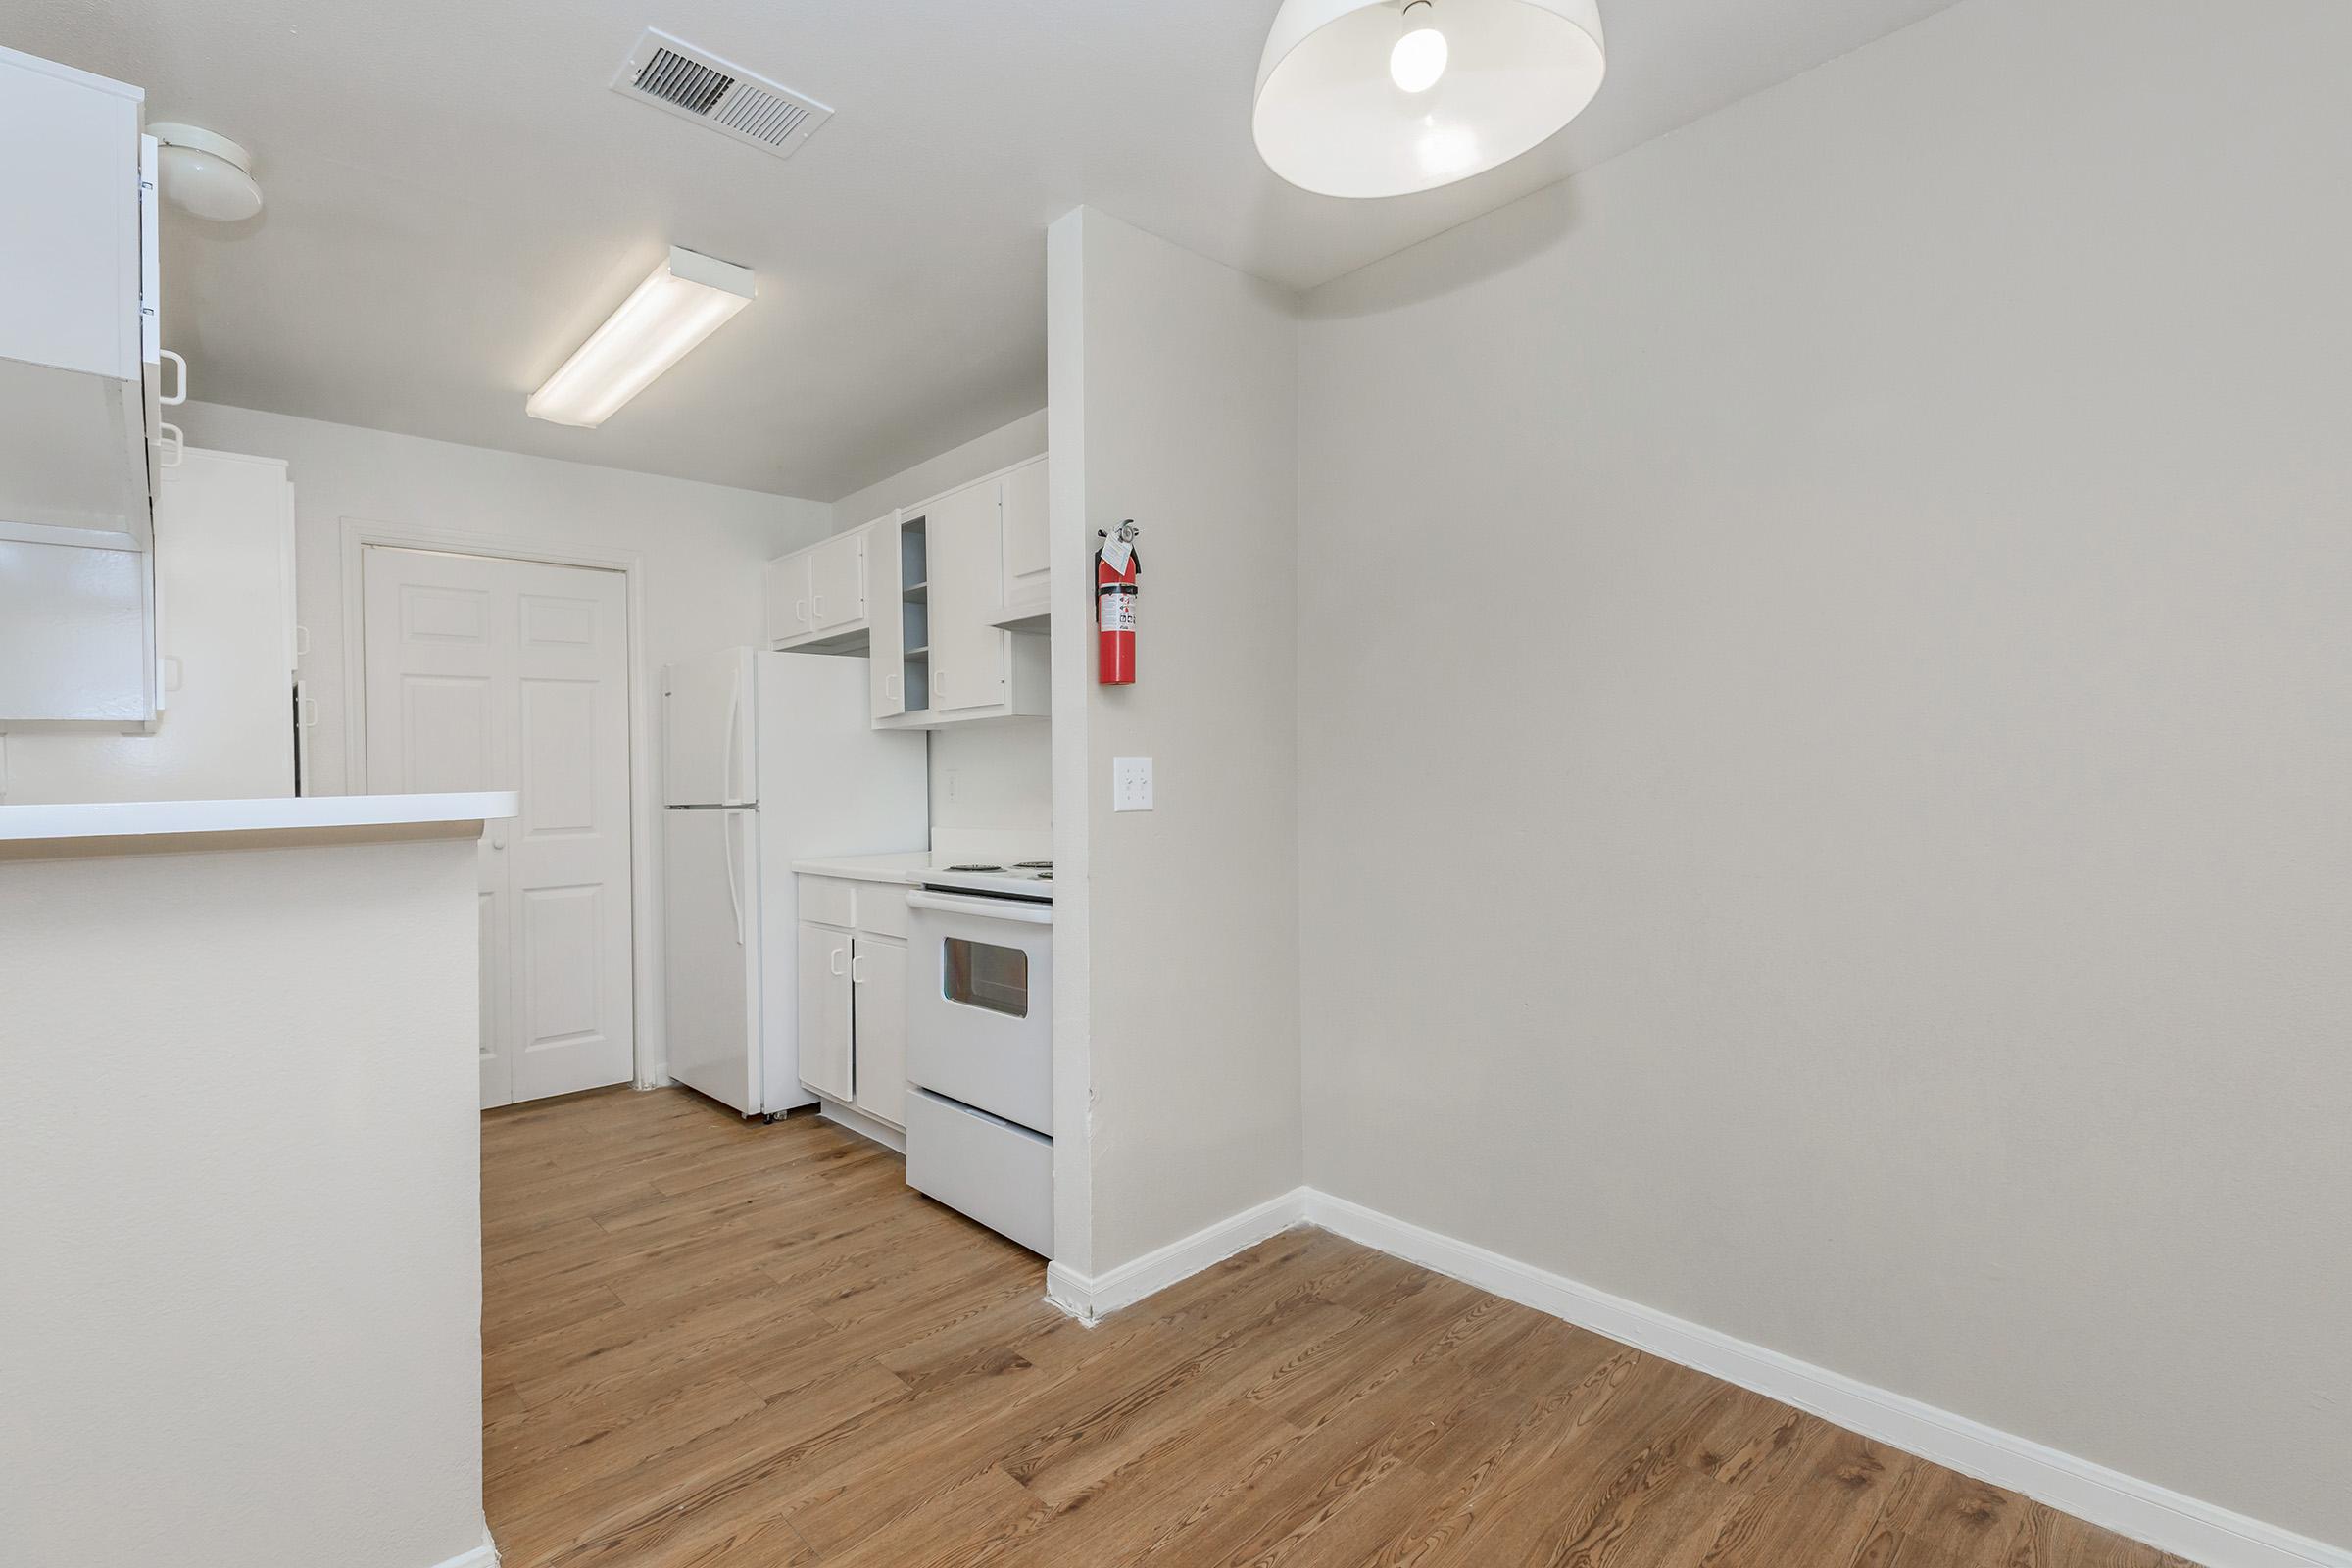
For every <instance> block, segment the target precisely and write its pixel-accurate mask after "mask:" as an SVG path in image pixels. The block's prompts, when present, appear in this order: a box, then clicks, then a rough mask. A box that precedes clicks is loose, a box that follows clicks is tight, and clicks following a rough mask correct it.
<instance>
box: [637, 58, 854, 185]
mask: <svg viewBox="0 0 2352 1568" xmlns="http://www.w3.org/2000/svg"><path fill="white" fill-rule="evenodd" d="M613 91H614V92H617V93H621V94H624V95H626V96H628V97H631V98H635V99H637V100H638V101H640V102H642V103H649V104H652V105H653V106H654V107H655V108H657V109H661V110H664V111H666V112H668V113H670V114H673V115H677V116H679V117H681V118H683V119H686V120H692V121H697V122H699V123H702V124H705V125H708V126H710V127H711V129H712V130H715V131H717V132H718V133H719V134H720V135H722V136H732V137H733V138H735V140H737V141H741V142H749V143H750V144H751V145H753V146H754V147H759V148H762V149H764V150H765V151H767V152H771V153H773V154H775V155H776V156H777V157H778V158H790V157H791V156H792V155H793V154H794V153H796V152H798V151H799V150H800V146H801V143H803V142H805V141H807V140H808V139H809V136H810V135H812V134H813V133H814V132H815V130H816V127H817V126H819V125H821V124H823V123H825V122H826V121H827V120H829V119H831V118H832V115H833V111H832V110H831V109H829V108H827V107H826V106H825V105H823V104H820V103H818V102H817V101H816V100H815V99H813V98H807V97H804V96H802V95H801V94H799V93H797V92H794V91H792V90H791V89H790V88H787V87H782V86H779V85H777V84H776V83H775V82H772V81H769V80H767V79H765V78H764V77H761V76H756V75H754V74H752V73H750V72H748V71H745V70H743V69H741V68H740V67H737V66H734V65H731V64H729V63H728V62H726V61H724V60H721V59H719V58H718V57H717V56H716V55H713V54H711V53H709V52H707V51H705V50H701V49H697V48H695V47H693V46H692V45H691V44H686V43H682V42H680V41H679V40H678V39H676V38H673V37H671V36H670V35H669V34H668V33H665V32H662V31H661V30H659V29H657V28H651V27H649V28H647V29H646V33H645V36H644V37H642V38H640V39H638V40H637V47H636V48H635V49H633V50H631V51H630V52H629V58H628V59H627V60H626V61H625V62H623V63H622V65H621V68H620V71H619V72H618V73H616V74H615V75H614V76H613Z"/></svg>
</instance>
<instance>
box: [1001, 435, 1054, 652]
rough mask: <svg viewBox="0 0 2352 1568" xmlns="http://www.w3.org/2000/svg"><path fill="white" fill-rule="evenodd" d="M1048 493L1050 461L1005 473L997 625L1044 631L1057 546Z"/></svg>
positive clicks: (1049, 607)
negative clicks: (1002, 586)
mask: <svg viewBox="0 0 2352 1568" xmlns="http://www.w3.org/2000/svg"><path fill="white" fill-rule="evenodd" d="M1047 500H1048V498H1047V491H1046V460H1045V459H1044V458H1037V459H1033V460H1032V461H1030V462H1028V463H1024V464H1022V465H1021V466H1019V467H1017V468H1013V469H1010V470H1008V471H1007V472H1006V473H1005V591H1004V605H1003V609H1002V612H1001V613H999V614H998V616H997V617H996V618H997V624H999V625H1001V626H1005V627H1006V628H1008V629H1012V630H1030V629H1034V630H1037V631H1043V630H1045V618H1046V614H1047V612H1048V611H1049V610H1050V609H1051V605H1050V603H1049V601H1050V599H1051V597H1052V596H1051V594H1050V592H1049V590H1050V589H1051V588H1052V586H1053V567H1054V547H1053V543H1052V540H1051V535H1050V530H1049V526H1048V524H1049V521H1050V518H1049V516H1048V506H1047Z"/></svg>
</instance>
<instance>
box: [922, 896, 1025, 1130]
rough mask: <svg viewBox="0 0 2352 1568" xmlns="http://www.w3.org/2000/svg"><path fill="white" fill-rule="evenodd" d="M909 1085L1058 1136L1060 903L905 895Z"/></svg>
mask: <svg viewBox="0 0 2352 1568" xmlns="http://www.w3.org/2000/svg"><path fill="white" fill-rule="evenodd" d="M907 911H908V915H909V919H910V934H909V936H908V938H907V1081H908V1082H909V1083H914V1084H918V1085H920V1086H921V1087H923V1088H925V1089H928V1090H930V1091H931V1092H932V1093H933V1094H935V1095H944V1096H946V1097H947V1098H948V1099H950V1100H959V1101H961V1102H963V1103H965V1104H967V1105H973V1106H977V1107H978V1108H979V1109H981V1110H985V1111H987V1112H989V1113H990V1114H991V1115H995V1116H1002V1117H1004V1118H1005V1120H1006V1121H1011V1122H1018V1123H1019V1124H1020V1125H1022V1126H1023V1127H1028V1128H1031V1129H1033V1130H1035V1131H1037V1132H1041V1133H1044V1134H1046V1135H1048V1136H1049V1137H1050V1136H1052V1134H1053V1132H1054V907H1053V906H1052V905H1050V904H1023V903H1020V902H1018V901H1015V900H1011V899H991V898H980V897H975V896H973V895H970V894H963V893H934V892H932V891H931V890H930V889H928V888H918V889H916V890H915V891H914V892H912V893H909V894H908V895H907Z"/></svg>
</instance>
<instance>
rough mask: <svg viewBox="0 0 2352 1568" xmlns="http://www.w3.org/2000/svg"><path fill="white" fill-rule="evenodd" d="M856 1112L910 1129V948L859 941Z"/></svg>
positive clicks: (856, 964) (855, 963)
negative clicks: (908, 1037)
mask: <svg viewBox="0 0 2352 1568" xmlns="http://www.w3.org/2000/svg"><path fill="white" fill-rule="evenodd" d="M851 968H852V970H853V972H854V973H855V975H856V977H857V985H856V987H855V990H856V992H857V1013H858V1027H857V1038H858V1109H859V1110H862V1111H864V1112H865V1113H866V1114H867V1115H869V1116H872V1117H874V1118H876V1119H877V1120H880V1121H886V1122H888V1123H890V1124H891V1125H892V1126H893V1127H898V1128H902V1129H903V1128H905V1127H906V1125H907V949H906V947H905V946H904V945H903V944H900V943H897V942H882V941H877V940H875V939H874V938H872V937H865V936H860V937H859V938H858V944H857V953H856V957H855V959H854V960H853V962H852V965H851Z"/></svg>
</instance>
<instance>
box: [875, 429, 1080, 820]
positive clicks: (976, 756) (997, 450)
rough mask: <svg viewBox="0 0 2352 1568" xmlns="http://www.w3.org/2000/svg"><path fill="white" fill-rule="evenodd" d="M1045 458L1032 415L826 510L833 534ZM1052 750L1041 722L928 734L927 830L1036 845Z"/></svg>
mask: <svg viewBox="0 0 2352 1568" xmlns="http://www.w3.org/2000/svg"><path fill="white" fill-rule="evenodd" d="M1045 450H1046V414H1045V411H1044V410H1043V409H1040V410H1039V411H1038V412H1037V413H1035V414H1032V415H1028V416H1025V417H1021V418H1018V419H1015V420H1013V421H1012V422H1011V423H1010V424H1007V425H1005V426H1002V427H1001V428H999V429H995V430H991V431H990V432H989V433H988V434H986V435H984V436H980V437H978V438H977V439H975V440H971V441H967V442H965V443H964V444H963V445H962V446H959V447H956V449H954V450H953V451H950V452H943V453H941V454H940V455H939V456H938V457H935V458H930V459H926V460H925V461H923V462H921V463H918V464H916V465H915V466H913V467H911V468H907V469H906V470H905V471H904V472H900V473H895V474H892V475H891V476H890V477H889V478H887V479H884V480H882V481H880V482H879V483H876V484H871V485H868V486H866V487H865V488H864V489H863V490H860V491H858V493H857V494H856V495H852V496H844V497H843V498H842V499H841V500H839V501H836V502H835V503H833V527H834V529H835V531H837V532H838V531H840V530H842V529H845V528H855V527H857V526H858V525H859V524H860V523H867V522H871V521H873V520H874V519H875V518H876V517H879V516H881V515H883V514H884V513H886V512H889V511H892V510H893V509H895V508H898V507H911V506H913V505H915V504H916V503H918V502H923V501H928V500H930V499H931V498H932V497H933V496H935V495H938V494H940V493H941V492H943V491H947V490H953V489H955V488H956V486H957V485H962V484H969V483H970V482H971V481H973V480H974V479H977V478H979V477H980V476H981V475H983V474H989V473H994V472H996V471H997V470H998V469H1000V468H1008V467H1010V466H1012V465H1014V464H1016V463H1020V462H1023V461H1025V460H1027V459H1030V458H1034V457H1036V456H1037V455H1038V454H1039V453H1041V452H1043V451H1045ZM1053 744H1054V730H1053V726H1052V724H1050V723H1049V722H1047V721H1046V720H1044V719H1005V720H993V719H992V720H987V721H984V722H981V723H976V724H960V725H950V726H948V727H947V728H945V729H937V730H933V731H932V732H931V826H932V828H933V830H934V831H936V830H938V829H941V828H948V829H976V830H981V831H984V832H988V833H992V834H993V833H1012V834H1029V835H1033V836H1034V837H1035V839H1036V841H1037V842H1038V843H1040V844H1043V843H1044V842H1045V838H1046V835H1047V833H1048V832H1050V831H1051V829H1052V828H1053V825H1054V756H1053ZM986 853H991V854H993V853H997V852H994V851H989V852H986Z"/></svg>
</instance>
